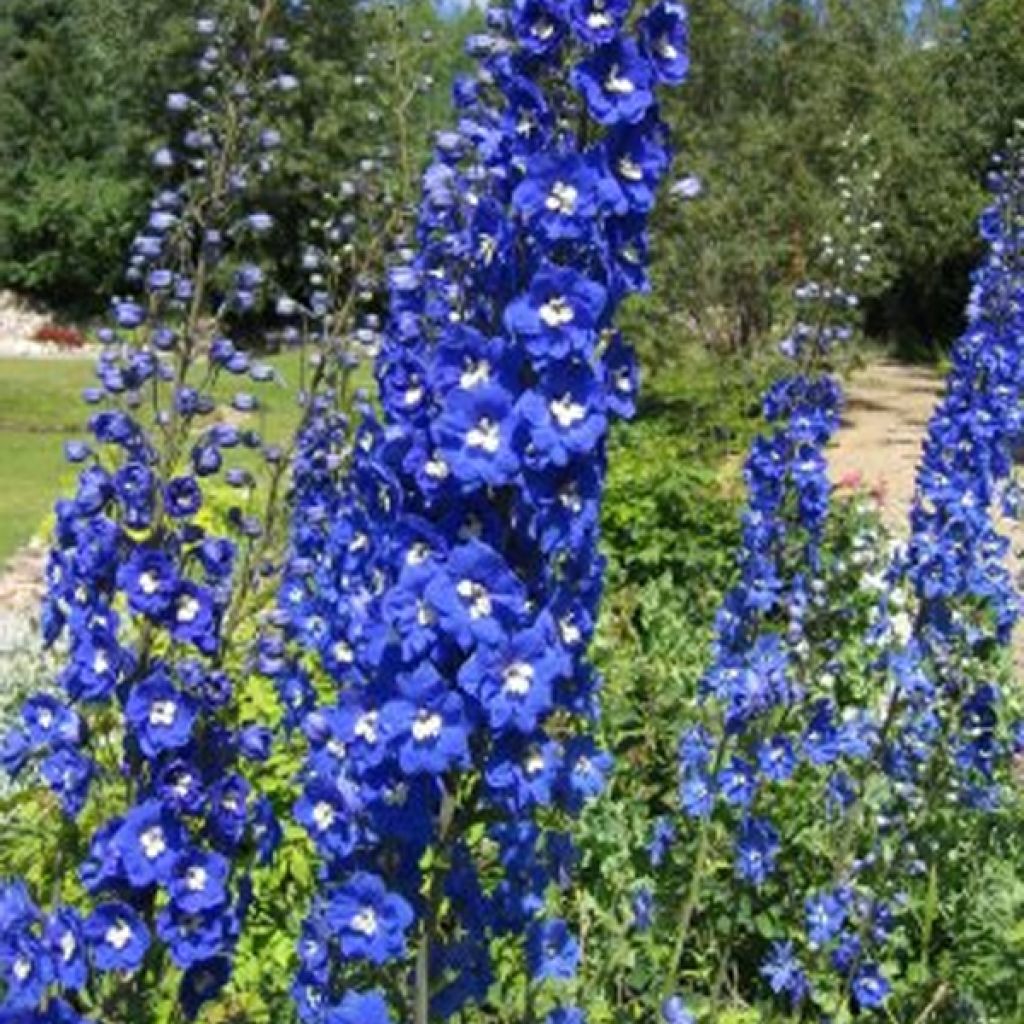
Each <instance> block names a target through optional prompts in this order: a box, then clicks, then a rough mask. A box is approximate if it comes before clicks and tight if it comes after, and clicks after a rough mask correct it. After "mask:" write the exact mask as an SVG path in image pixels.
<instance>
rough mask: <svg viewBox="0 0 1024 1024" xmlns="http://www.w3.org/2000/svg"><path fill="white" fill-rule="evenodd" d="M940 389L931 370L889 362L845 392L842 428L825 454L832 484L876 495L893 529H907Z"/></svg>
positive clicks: (866, 372) (868, 371) (938, 379)
mask: <svg viewBox="0 0 1024 1024" xmlns="http://www.w3.org/2000/svg"><path fill="white" fill-rule="evenodd" d="M941 389H942V378H941V376H940V375H939V374H938V373H936V371H935V370H932V369H929V368H926V367H917V366H907V365H905V364H902V363H892V362H877V363H872V364H871V365H870V366H868V367H867V368H866V369H863V370H861V371H859V372H858V373H856V374H854V376H853V379H852V380H851V381H850V382H849V384H848V386H847V389H846V407H845V409H844V411H843V425H842V428H841V429H840V431H839V436H838V438H837V440H836V443H835V444H834V445H833V447H832V450H831V451H830V452H829V464H830V471H831V475H832V480H833V481H834V482H835V483H839V482H841V481H846V482H860V483H861V484H863V486H865V487H867V488H869V489H870V490H872V491H873V492H875V493H877V494H878V496H879V498H880V501H881V505H882V510H883V515H884V517H885V520H886V522H887V524H888V525H889V526H891V527H892V528H894V529H896V530H902V529H906V526H905V524H906V517H907V511H908V509H909V508H910V502H911V499H912V498H913V496H914V473H915V470H916V468H917V463H918V460H919V458H920V456H921V443H922V441H923V440H924V435H925V430H926V429H927V426H928V419H929V417H930V416H931V413H932V409H933V408H934V407H935V403H936V401H937V400H938V397H939V394H940V392H941Z"/></svg>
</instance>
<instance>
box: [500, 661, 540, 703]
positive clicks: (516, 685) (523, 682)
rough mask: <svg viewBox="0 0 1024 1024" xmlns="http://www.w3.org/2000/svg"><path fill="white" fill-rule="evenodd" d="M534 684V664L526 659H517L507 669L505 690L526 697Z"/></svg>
mask: <svg viewBox="0 0 1024 1024" xmlns="http://www.w3.org/2000/svg"><path fill="white" fill-rule="evenodd" d="M532 685H533V666H532V665H531V664H530V663H529V662H526V661H516V662H513V664H511V665H509V666H507V667H506V669H505V692H506V693H511V694H514V695H515V696H517V697H525V696H526V694H528V693H529V692H530V687H531V686H532Z"/></svg>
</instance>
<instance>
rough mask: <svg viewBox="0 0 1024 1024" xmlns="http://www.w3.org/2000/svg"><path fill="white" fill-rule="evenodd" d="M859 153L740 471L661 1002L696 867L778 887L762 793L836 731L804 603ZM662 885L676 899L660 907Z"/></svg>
mask: <svg viewBox="0 0 1024 1024" xmlns="http://www.w3.org/2000/svg"><path fill="white" fill-rule="evenodd" d="M867 146H868V140H864V139H859V140H858V139H853V138H852V137H848V138H847V139H845V140H844V143H843V158H844V161H845V165H844V173H843V175H842V176H841V177H840V178H839V179H838V181H837V183H836V191H837V193H838V209H839V215H838V217H837V225H836V229H835V230H834V231H833V232H832V233H830V234H829V235H828V236H826V237H825V238H823V239H822V241H821V245H820V248H819V251H818V253H817V255H816V258H815V260H814V264H815V272H816V277H815V278H814V279H813V280H809V281H807V282H805V283H803V284H801V285H800V286H799V287H798V288H797V289H796V290H795V299H796V305H797V310H798V317H797V322H796V324H795V326H794V327H793V329H792V330H791V331H790V332H789V334H788V335H787V336H786V338H785V339H784V340H783V343H782V346H781V348H782V352H783V354H784V355H785V356H786V357H788V358H789V359H790V360H791V361H792V367H793V368H792V371H791V372H790V373H788V374H787V375H786V376H784V377H782V378H781V379H780V380H778V381H777V382H776V383H775V384H773V385H772V386H771V387H770V388H769V390H768V392H767V393H766V395H765V396H764V403H763V411H764V417H765V420H766V421H767V423H768V424H769V427H770V430H769V431H768V432H767V433H764V434H762V435H760V436H758V437H757V438H756V439H755V440H754V442H753V444H752V446H751V449H750V452H749V454H748V457H747V461H746V464H745V472H744V476H745V481H746V486H747V504H746V507H745V510H744V513H743V533H742V543H741V548H740V552H739V557H738V563H739V565H738V570H739V571H738V576H739V578H738V581H737V582H736V584H735V585H734V586H733V587H732V588H731V589H730V590H729V592H728V593H727V594H726V597H725V599H724V601H723V603H722V605H721V608H720V610H719V612H718V614H717V617H716V623H715V641H714V648H713V652H712V660H711V664H710V666H709V668H708V669H707V671H706V673H705V675H704V677H703V680H702V683H701V694H700V696H701V705H702V711H701V715H700V721H699V723H698V724H694V725H693V726H691V727H688V728H687V729H686V730H685V731H684V733H683V735H682V736H681V737H680V741H679V748H678V762H679V801H680V804H681V808H682V812H683V814H684V816H685V817H686V818H688V819H689V820H690V821H691V822H693V830H692V832H691V833H690V836H689V838H691V839H692V842H689V843H686V844H685V849H686V851H687V853H686V855H685V857H684V855H683V848H684V843H683V842H681V841H680V840H679V839H676V840H675V842H674V846H671V845H670V846H669V847H668V848H666V844H665V843H664V842H659V843H658V860H659V865H658V874H659V875H660V876H661V878H662V886H661V888H662V893H661V896H662V897H663V899H662V900H661V901H660V902H661V905H662V910H663V911H664V910H665V909H666V908H667V907H674V908H676V909H675V911H674V914H675V924H674V926H673V932H674V941H673V943H672V945H671V953H670V955H669V957H668V958H667V962H666V963H665V965H664V968H663V969H664V972H665V973H664V982H663V994H664V995H665V996H666V997H668V996H672V995H673V993H674V991H675V989H676V986H677V985H678V978H679V974H680V970H681V968H682V966H683V963H684V960H685V958H686V957H687V956H688V955H689V954H690V952H691V950H690V948H689V946H690V942H691V940H692V938H693V928H694V924H695V919H696V917H697V915H698V913H699V907H700V904H701V901H702V894H703V892H704V887H705V886H706V885H707V884H708V881H709V878H708V873H709V872H711V871H714V870H716V868H715V865H716V864H717V863H718V862H719V861H720V855H721V849H720V847H721V846H722V844H723V843H728V844H730V845H731V846H732V862H733V873H734V876H735V877H734V882H733V884H734V885H736V886H738V887H739V889H740V890H741V891H742V890H749V891H750V892H751V893H752V894H756V893H758V892H760V891H763V890H764V889H765V888H766V887H767V886H769V885H770V884H771V883H772V882H773V881H774V877H775V876H776V873H777V870H778V865H779V862H780V859H781V858H783V857H784V855H785V842H786V840H787V839H788V838H789V836H788V834H787V833H786V828H785V825H786V823H785V822H782V821H779V820H776V819H773V817H772V815H771V806H772V805H773V804H775V803H776V802H775V801H773V800H769V799H767V794H768V793H770V792H771V791H772V790H776V789H778V788H779V787H780V786H783V785H785V784H787V782H788V781H789V780H790V779H792V778H793V776H794V775H795V774H796V773H798V772H799V771H800V770H801V765H812V766H813V765H827V764H829V763H830V761H829V759H828V758H825V759H824V760H821V759H820V758H819V751H817V749H816V747H815V744H814V741H813V736H814V735H815V731H814V722H815V721H819V722H827V723H832V721H833V718H834V716H835V714H836V709H835V706H834V704H833V701H832V699H831V698H832V693H831V690H830V689H829V687H828V685H827V680H828V678H829V677H828V672H827V670H826V669H827V664H828V653H829V652H828V650H827V649H826V648H825V647H823V646H819V645H818V644H817V641H816V637H815V633H816V629H817V627H816V625H815V618H816V615H817V613H816V611H815V609H816V606H817V604H818V603H819V589H820V587H821V585H822V579H823V577H824V576H825V574H826V571H827V566H826V565H825V563H824V561H823V547H822V546H823V542H824V539H825V531H826V526H827V523H828V518H829V512H830V498H831V485H830V483H829V480H828V475H827V461H826V455H825V448H826V445H827V444H828V442H829V440H830V439H831V438H832V436H833V435H834V434H835V432H836V430H837V429H838V426H839V415H840V409H841V401H842V390H841V386H840V383H839V380H838V377H837V376H836V373H835V370H836V368H837V367H838V366H839V365H840V363H839V361H840V360H841V358H842V352H843V349H844V348H845V347H848V345H849V343H850V340H851V339H852V337H853V336H854V334H855V331H856V329H857V327H858V325H859V322H860V309H859V300H858V297H857V295H856V294H855V293H854V291H853V288H854V287H855V286H856V285H857V284H858V283H859V282H862V279H863V277H864V275H865V274H866V272H867V271H868V268H869V266H870V264H871V260H872V250H873V248H874V247H875V243H874V241H873V239H874V236H875V235H876V234H877V231H878V225H877V222H876V221H875V220H874V219H873V217H872V214H871V210H872V205H873V193H874V189H875V185H876V181H877V178H876V172H875V171H874V170H873V169H872V167H871V166H870V161H869V160H868V159H867V158H866V155H867V154H866V151H867ZM862 724H863V723H860V724H858V723H851V724H850V728H851V729H852V728H855V727H857V728H859V727H860V726H861V725H862ZM829 728H832V726H831V724H830V725H829ZM812 770H813V769H812ZM682 835H683V836H686V833H685V832H683V833H682ZM716 851H717V852H716ZM680 858H682V859H680ZM665 879H672V880H674V884H677V885H681V886H682V890H681V891H679V890H677V891H676V892H675V893H674V894H673V895H672V896H671V897H669V898H667V899H666V898H664V897H665V893H664V889H665V886H666V882H665ZM784 952H786V957H788V956H789V952H787V951H786V950H783V949H782V947H780V949H779V950H778V951H777V953H778V956H776V957H775V960H774V961H771V962H770V964H774V966H770V965H769V967H766V979H767V981H768V984H769V985H770V986H771V988H772V989H773V990H775V991H778V992H785V993H786V994H787V995H788V996H789V997H791V998H792V999H793V1000H794V1001H799V1000H800V999H802V998H803V997H804V995H805V994H806V990H807V986H806V980H805V978H804V975H803V973H802V971H800V970H798V969H797V968H796V966H795V965H793V966H792V969H791V965H790V960H789V959H787V958H786V957H783V953H784ZM723 955H725V954H723ZM776 961H777V962H776ZM783 981H784V982H785V983H784V984H783Z"/></svg>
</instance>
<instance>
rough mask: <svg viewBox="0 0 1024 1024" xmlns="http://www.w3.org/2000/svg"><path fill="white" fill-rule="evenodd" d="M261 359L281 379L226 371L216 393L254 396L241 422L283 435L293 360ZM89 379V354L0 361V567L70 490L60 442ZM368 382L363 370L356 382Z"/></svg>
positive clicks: (76, 420) (78, 430)
mask: <svg viewBox="0 0 1024 1024" xmlns="http://www.w3.org/2000/svg"><path fill="white" fill-rule="evenodd" d="M265 361H266V362H268V363H271V364H272V365H274V366H275V368H276V369H277V370H278V373H279V374H280V378H281V384H278V385H275V384H265V385H258V384H253V383H252V382H251V381H246V380H244V379H243V380H236V379H234V378H230V377H229V378H225V379H224V380H223V381H221V382H219V383H218V386H217V388H216V391H217V393H218V395H219V396H221V397H222V398H228V397H230V395H231V394H232V392H233V391H234V390H236V389H240V390H248V391H249V392H251V393H253V394H255V395H257V396H258V397H259V399H260V402H261V408H260V410H259V411H257V412H254V413H251V414H249V416H248V417H247V422H249V423H251V424H252V426H253V427H255V428H256V429H258V430H260V431H261V432H263V434H264V435H265V436H266V437H268V438H272V439H274V440H278V441H284V440H286V439H287V438H288V436H289V435H290V433H291V429H292V428H293V426H294V424H295V421H296V419H297V416H298V410H297V406H296V403H295V393H296V390H297V388H298V385H299V358H298V355H297V354H296V353H293V352H290V353H286V354H283V355H279V356H270V357H268V358H267V359H266V360H265ZM94 380H95V378H94V374H93V362H92V360H91V359H82V360H77V359H60V360H57V359H54V360H50V359H0V565H3V563H5V562H6V561H7V559H8V558H10V556H11V555H12V554H13V553H14V552H15V551H16V550H17V549H18V548H19V547H20V546H21V545H22V544H24V543H25V542H26V541H27V540H28V539H29V538H30V537H31V536H32V535H33V533H35V532H36V531H37V530H38V529H39V527H40V524H41V523H42V522H43V520H44V519H45V517H46V515H47V513H48V512H49V510H50V508H51V507H52V505H53V501H54V499H55V498H56V497H58V496H59V495H60V494H65V493H68V492H69V491H70V490H71V489H72V488H73V485H74V479H75V470H74V467H70V466H68V465H67V463H66V462H65V461H64V454H63V441H64V440H65V439H66V438H68V437H82V436H84V428H85V423H86V420H87V419H88V416H89V410H88V408H87V407H86V406H85V405H84V404H83V403H82V402H81V400H80V394H81V391H82V389H83V388H85V387H87V386H89V385H90V384H91V383H93V381H94ZM368 380H369V375H368V373H367V372H365V371H363V373H362V374H361V379H360V383H363V384H365V383H367V382H368Z"/></svg>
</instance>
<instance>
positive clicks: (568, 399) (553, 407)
mask: <svg viewBox="0 0 1024 1024" xmlns="http://www.w3.org/2000/svg"><path fill="white" fill-rule="evenodd" d="M548 409H549V411H550V412H551V415H552V416H553V417H554V418H555V421H556V422H557V423H558V425H559V426H560V427H561V428H562V429H563V430H568V429H569V427H573V426H575V425H576V424H577V423H579V421H580V420H582V419H583V418H584V417H585V416H586V414H587V410H586V408H585V407H584V406H582V405H580V403H579V402H574V401H573V400H572V395H563V396H562V397H561V398H558V399H556V400H555V401H553V402H549V403H548Z"/></svg>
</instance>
